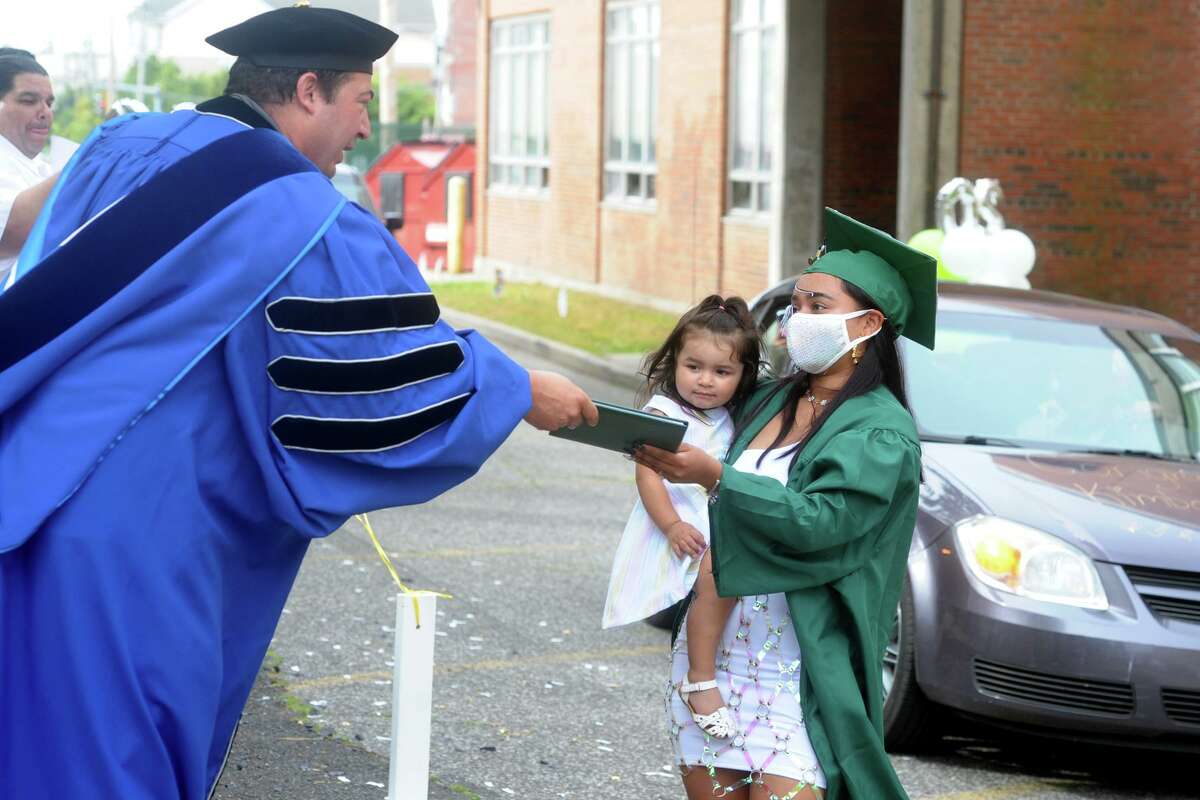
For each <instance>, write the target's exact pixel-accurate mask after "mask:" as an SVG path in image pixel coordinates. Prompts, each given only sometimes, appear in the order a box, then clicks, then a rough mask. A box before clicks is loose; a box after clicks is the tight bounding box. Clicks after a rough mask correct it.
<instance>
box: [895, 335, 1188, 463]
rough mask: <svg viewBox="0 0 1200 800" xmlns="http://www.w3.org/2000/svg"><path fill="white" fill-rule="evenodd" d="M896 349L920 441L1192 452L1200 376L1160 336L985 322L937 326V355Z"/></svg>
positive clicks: (907, 346)
mask: <svg viewBox="0 0 1200 800" xmlns="http://www.w3.org/2000/svg"><path fill="white" fill-rule="evenodd" d="M903 341H904V357H905V366H906V367H907V369H908V387H909V400H910V404H911V406H912V409H913V414H914V416H915V417H916V419H917V423H918V425H919V426H920V427H921V430H922V434H923V435H926V436H937V437H950V438H974V437H980V438H981V439H983V440H988V439H995V440H1003V441H1006V442H1007V443H1009V444H1016V445H1027V446H1041V447H1050V448H1054V449H1063V450H1105V451H1114V452H1126V451H1132V452H1140V453H1146V454H1151V455H1158V456H1163V457H1167V458H1177V459H1194V458H1196V456H1197V454H1198V453H1200V441H1198V439H1200V366H1197V365H1196V363H1195V361H1193V360H1192V359H1191V358H1189V357H1188V356H1187V355H1185V353H1184V352H1183V351H1182V350H1180V349H1179V348H1180V347H1181V346H1182V347H1191V348H1194V347H1195V345H1194V343H1191V342H1186V343H1185V342H1174V341H1172V340H1168V339H1166V338H1164V337H1163V336H1161V335H1159V334H1157V333H1147V332H1144V331H1135V330H1120V329H1113V328H1100V327H1096V326H1092V325H1082V324H1078V323H1072V322H1062V321H1055V320H1044V319H1020V318H1014V317H1007V316H991V315H983V314H965V313H942V314H939V315H938V329H937V349H936V351H933V352H931V351H929V350H926V349H925V348H923V347H921V346H919V345H914V344H912V343H911V342H908V341H907V340H903Z"/></svg>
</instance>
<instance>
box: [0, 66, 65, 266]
mask: <svg viewBox="0 0 1200 800" xmlns="http://www.w3.org/2000/svg"><path fill="white" fill-rule="evenodd" d="M53 121H54V90H53V89H52V88H51V86H50V77H49V76H48V75H47V74H46V70H45V69H43V68H42V65H41V64H39V63H38V62H37V61H36V60H35V59H34V58H33V56H32V55H31V54H30V53H28V52H26V51H24V50H17V49H15V48H8V47H5V48H0V282H3V280H4V278H5V277H7V275H8V271H9V270H10V269H12V266H13V264H15V263H16V260H17V259H16V256H17V253H18V252H20V249H21V244H22V243H24V241H25V234H26V233H27V232H28V223H29V222H30V221H31V217H30V214H29V213H27V212H28V211H29V210H30V208H28V207H30V206H31V207H32V210H33V211H34V214H33V216H36V209H37V208H40V207H41V201H42V200H44V199H45V193H46V192H48V191H49V184H47V183H45V182H46V179H47V178H49V177H51V175H52V174H53V173H54V168H53V167H52V166H51V165H50V162H49V161H47V160H46V159H45V158H44V157H43V156H42V154H41V153H42V150H43V149H44V148H45V146H46V142H47V141H48V140H49V139H50V126H51V123H53ZM39 185H40V186H39ZM35 186H38V187H39V188H38V190H35V191H27V190H30V189H33V187H35Z"/></svg>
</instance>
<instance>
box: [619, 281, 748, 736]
mask: <svg viewBox="0 0 1200 800" xmlns="http://www.w3.org/2000/svg"><path fill="white" fill-rule="evenodd" d="M758 368H759V338H758V330H757V327H756V326H755V324H754V319H753V317H751V315H750V309H749V308H748V307H747V306H746V301H744V300H742V299H741V298H740V297H731V298H728V299H724V298H722V297H721V296H720V295H715V294H714V295H709V296H708V297H706V298H704V300H702V301H701V302H700V304H699V305H697V306H696V307H695V308H693V309H691V310H690V311H688V312H687V313H686V314H684V315H683V316H682V317H681V318H680V320H679V322H678V323H677V324H676V325H675V329H674V330H673V331H671V334H670V336H668V337H667V340H666V342H664V343H663V345H662V347H660V348H659V349H658V350H657V351H656V352H654V353H652V354H651V355H650V356H648V357H647V358H646V362H645V369H644V373H645V375H646V377H647V381H646V387H645V389H644V390H643V396H647V395H648V396H649V401H648V402H646V404H645V406H644V410H645V411H648V412H650V413H652V414H659V415H661V416H664V417H671V418H672V419H679V420H683V421H685V422H687V424H688V429H687V433H686V434H685V435H684V437H683V441H684V442H685V443H687V444H690V445H692V446H693V447H698V448H701V449H703V450H705V451H707V452H708V453H709V455H711V456H713V457H714V458H717V459H723V458H724V457H725V451H726V450H727V449H728V448H729V444H730V441H731V440H732V438H733V427H734V426H733V418H732V416H731V415H730V410H731V409H732V408H736V406H737V405H738V403H740V402H742V401H744V400H745V399H746V397H747V396H749V394H750V392H751V391H752V390H753V389H754V386H755V383H756V381H757V379H758ZM637 488H638V495H639V500H638V503H637V505H635V506H634V509H633V513H632V514H630V517H629V522H628V523H627V524H626V525H625V533H624V535H623V536H622V537H621V543H620V545H618V547H617V554H616V557H615V559H614V562H613V571H612V578H611V579H610V581H609V586H608V600H607V601H606V603H605V606H604V620H603V625H604V627H605V628H610V627H613V626H614V625H624V624H625V623H628V622H633V621H635V620H639V619H645V618H646V617H648V616H650V615H652V614H654V613H655V612H658V611H661V610H662V609H664V608H668V607H669V606H671V605H673V604H674V603H676V602H678V601H679V600H681V599H682V598H684V597H685V596H687V594H688V592H689V591H691V590H692V588H693V586H694V587H695V591H696V595H695V597H694V598H693V600H692V604H691V606H690V607H689V609H688V615H687V636H688V659H689V665H688V677H687V681H686V682H685V683H684V684H683V685H682V686H681V687H680V696H681V697H682V698H683V701H684V703H685V704H687V706H688V707H689V708H690V709H691V712H692V717H693V718H694V719H695V720H696V724H697V725H699V726H700V727H701V729H703V730H704V731H705V732H706V733H708V734H709V735H710V736H714V737H718V738H726V737H728V736H731V735H732V733H733V720H732V717H731V716H730V714H729V710H728V709H727V708H726V707H725V706H724V704H723V703H722V701H721V696H720V693H719V692H718V691H717V688H716V681H715V677H716V657H717V644H718V642H719V641H720V638H721V632H722V631H723V630H724V627H725V621H726V618H727V617H728V616H729V612H730V611H731V610H732V609H733V606H734V604H735V603H736V602H737V598H732V597H731V598H719V597H717V593H716V587H715V585H714V583H713V577H712V566H711V563H710V559H709V556H708V555H707V552H706V551H707V549H708V497H707V495H706V494H705V491H704V489H703V488H702V487H700V486H698V485H695V484H691V485H682V484H673V483H667V482H666V481H664V480H663V479H662V478H661V477H660V476H659V475H657V474H656V473H654V472H653V471H652V470H650V469H649V468H647V467H643V466H641V465H639V466H638V467H637ZM694 693H701V694H700V695H699V696H697V697H696V698H695V699H694V701H693V700H689V697H688V696H689V695H691V694H694Z"/></svg>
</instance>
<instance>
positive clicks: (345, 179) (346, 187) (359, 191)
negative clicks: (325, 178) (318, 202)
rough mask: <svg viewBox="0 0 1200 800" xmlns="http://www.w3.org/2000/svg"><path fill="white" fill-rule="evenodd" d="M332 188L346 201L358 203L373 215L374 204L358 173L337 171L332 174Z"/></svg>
mask: <svg viewBox="0 0 1200 800" xmlns="http://www.w3.org/2000/svg"><path fill="white" fill-rule="evenodd" d="M333 186H334V188H335V189H337V190H338V191H339V192H341V193H342V196H343V197H345V198H346V199H347V200H350V201H351V202H354V203H358V204H359V205H360V206H362V207H363V208H365V209H366V210H367V211H370V212H371V213H372V214H374V213H375V202H374V201H373V200H372V199H371V193H370V192H368V191H367V184H366V183H365V182H364V181H363V179H362V177H360V176H359V174H358V173H356V172H348V171H346V172H343V171H342V170H338V171H337V172H335V173H334V174H333Z"/></svg>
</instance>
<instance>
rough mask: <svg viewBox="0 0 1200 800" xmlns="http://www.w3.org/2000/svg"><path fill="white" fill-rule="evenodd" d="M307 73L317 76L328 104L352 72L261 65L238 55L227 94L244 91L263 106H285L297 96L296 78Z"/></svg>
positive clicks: (322, 95)
mask: <svg viewBox="0 0 1200 800" xmlns="http://www.w3.org/2000/svg"><path fill="white" fill-rule="evenodd" d="M306 72H311V73H313V74H314V75H316V76H317V91H319V92H320V93H321V97H322V98H324V100H325V102H326V103H332V102H333V98H334V97H335V96H336V95H337V90H338V89H339V88H341V85H342V84H343V83H345V82H346V79H347V78H349V77H350V75H351V73H349V72H340V71H337V70H331V69H293V68H292V67H260V66H257V65H256V64H251V63H250V62H249V61H244V60H242V59H240V58H239V59H238V60H237V61H235V62H233V66H232V67H230V68H229V83H227V84H226V85H225V94H244V95H246V96H247V97H249V98H250V99H251V100H253V101H254V102H256V103H259V104H260V105H283V104H284V103H290V102H291V101H292V98H294V97H295V96H296V81H298V80H300V76H301V75H303V74H304V73H306Z"/></svg>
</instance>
